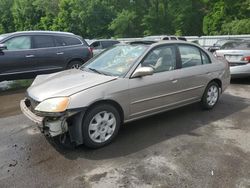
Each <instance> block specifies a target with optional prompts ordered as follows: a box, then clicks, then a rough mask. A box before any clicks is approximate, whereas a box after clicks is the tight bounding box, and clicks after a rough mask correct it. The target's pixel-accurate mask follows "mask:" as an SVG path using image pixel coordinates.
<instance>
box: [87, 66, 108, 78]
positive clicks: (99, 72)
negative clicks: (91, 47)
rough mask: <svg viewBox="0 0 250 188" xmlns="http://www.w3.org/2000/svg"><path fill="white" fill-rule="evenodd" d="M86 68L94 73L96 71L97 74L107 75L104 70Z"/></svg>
mask: <svg viewBox="0 0 250 188" xmlns="http://www.w3.org/2000/svg"><path fill="white" fill-rule="evenodd" d="M88 69H89V70H91V71H93V72H96V73H98V74H103V75H106V76H108V74H105V73H104V72H101V71H98V70H96V69H93V68H88Z"/></svg>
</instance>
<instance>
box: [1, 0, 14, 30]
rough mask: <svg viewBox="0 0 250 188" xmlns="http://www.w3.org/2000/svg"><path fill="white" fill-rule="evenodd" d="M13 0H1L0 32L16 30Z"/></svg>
mask: <svg viewBox="0 0 250 188" xmlns="http://www.w3.org/2000/svg"><path fill="white" fill-rule="evenodd" d="M12 6H13V0H0V20H1V22H0V33H9V32H12V31H14V23H13V17H12V12H11V7H12Z"/></svg>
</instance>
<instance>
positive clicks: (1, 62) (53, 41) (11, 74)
mask: <svg viewBox="0 0 250 188" xmlns="http://www.w3.org/2000/svg"><path fill="white" fill-rule="evenodd" d="M92 57H93V53H92V51H91V49H90V47H89V46H88V44H87V43H86V42H85V41H84V40H83V39H82V38H81V37H80V36H77V35H74V34H72V33H67V32H52V31H25V32H15V33H8V34H3V35H0V81H3V80H16V79H27V78H34V77H35V76H37V75H39V74H47V73H53V72H57V71H61V70H65V69H71V68H78V67H80V66H81V65H82V64H83V63H85V62H86V61H88V60H89V59H90V58H92Z"/></svg>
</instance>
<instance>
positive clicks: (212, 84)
mask: <svg viewBox="0 0 250 188" xmlns="http://www.w3.org/2000/svg"><path fill="white" fill-rule="evenodd" d="M212 88H213V89H215V88H216V90H217V92H218V96H217V99H216V100H214V101H213V102H212V101H209V100H208V98H209V91H210V89H212ZM219 98H220V87H219V85H218V84H217V83H216V82H210V83H209V84H208V85H207V88H206V90H205V92H204V94H203V96H202V100H201V105H202V108H203V109H205V110H210V109H212V108H213V107H214V106H215V105H216V104H217V102H218V100H219ZM214 99H215V98H214Z"/></svg>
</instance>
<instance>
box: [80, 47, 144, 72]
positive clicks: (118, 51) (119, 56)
mask: <svg viewBox="0 0 250 188" xmlns="http://www.w3.org/2000/svg"><path fill="white" fill-rule="evenodd" d="M146 49H147V46H146V45H119V46H115V47H113V48H111V49H109V50H106V51H104V52H103V53H101V54H100V55H98V56H96V57H95V58H93V60H90V62H89V63H87V64H86V65H84V66H83V67H82V68H81V69H84V70H86V69H87V70H90V71H92V72H96V73H99V74H105V75H110V76H123V75H124V74H126V73H127V71H128V70H129V69H130V67H131V66H132V65H133V64H134V63H135V61H136V60H137V59H138V58H139V57H140V56H141V55H142V54H143V52H144V51H145V50H146Z"/></svg>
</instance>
